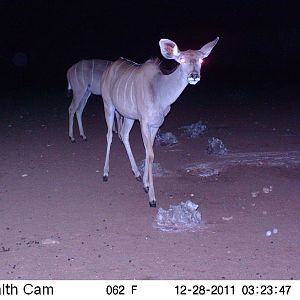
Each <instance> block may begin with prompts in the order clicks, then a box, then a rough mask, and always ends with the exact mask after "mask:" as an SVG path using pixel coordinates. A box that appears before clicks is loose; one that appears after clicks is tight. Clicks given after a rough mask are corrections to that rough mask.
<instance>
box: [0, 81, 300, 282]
mask: <svg viewBox="0 0 300 300" xmlns="http://www.w3.org/2000/svg"><path fill="white" fill-rule="evenodd" d="M1 97H2V99H1V102H2V103H3V105H2V109H1V113H0V117H1V121H0V122H1V124H0V141H1V147H0V161H1V164H0V204H1V205H0V217H1V218H0V236H1V239H0V278H1V279H300V264H299V246H300V231H299V225H300V213H299V212H300V201H299V200H300V199H299V195H300V151H299V150H300V147H299V146H300V126H299V124H300V123H299V115H300V114H299V90H297V89H296V88H294V87H285V88H279V87H276V88H274V87H273V88H267V87H266V88H255V89H254V88H252V87H251V86H249V87H247V86H246V87H243V88H239V89H237V88H230V87H224V88H223V89H220V90H215V89H214V88H213V87H210V86H206V85H205V83H200V84H199V85H197V86H196V87H187V90H186V91H184V93H183V94H182V95H181V97H180V99H179V100H178V102H177V103H176V104H175V105H174V107H173V108H172V109H171V112H170V115H169V116H168V117H167V118H166V120H165V123H164V125H163V127H162V128H161V130H162V131H164V132H166V131H170V132H172V133H174V134H175V135H176V136H177V137H178V140H179V142H178V144H176V145H174V146H172V147H167V146H165V147H163V146H159V145H155V147H154V152H155V161H156V162H159V163H160V164H161V166H162V167H163V168H164V169H165V170H168V171H169V174H168V176H162V177H155V178H154V180H155V181H154V184H155V188H156V196H157V199H158V205H157V208H156V209H154V208H150V207H149V205H148V198H147V195H146V194H145V193H144V191H143V187H142V184H141V183H140V182H137V181H136V180H135V178H134V176H133V175H132V173H131V169H130V165H129V161H128V158H127V155H126V152H125V149H124V146H123V145H122V144H121V143H120V142H119V140H118V138H117V136H116V135H115V136H114V140H113V144H112V151H111V165H110V177H109V180H108V182H103V181H102V169H103V164H104V157H105V150H106V125H105V121H104V116H103V106H102V99H101V98H99V97H95V96H92V97H91V99H90V101H89V102H88V105H87V107H86V110H85V112H84V120H83V121H84V125H85V131H86V135H87V138H88V141H87V142H84V141H81V140H80V139H79V137H78V130H77V126H76V127H75V133H76V137H77V143H75V144H71V143H70V141H69V139H68V128H67V126H68V125H67V124H68V111H67V110H68V105H69V103H70V100H69V99H67V98H66V96H65V90H63V89H62V88H61V89H44V90H39V91H36V90H35V92H33V90H26V91H24V92H22V93H20V92H15V91H11V92H7V93H6V94H5V95H3V96H1ZM2 100H3V101H2ZM199 120H201V121H202V122H203V123H204V124H206V125H207V128H208V131H207V132H206V134H204V135H203V136H201V137H199V138H197V139H190V138H187V137H186V136H183V135H182V131H181V130H180V129H179V127H180V126H183V125H189V124H192V123H195V122H198V121H199ZM75 124H76V123H75ZM210 137H217V138H219V139H221V140H222V141H223V143H224V144H225V146H226V147H227V148H228V150H229V152H228V155H227V156H226V155H223V156H217V155H209V154H208V153H207V145H208V142H207V141H208V138H210ZM131 145H132V149H133V153H134V154H135V157H136V160H137V162H138V163H139V162H141V160H142V159H144V149H143V144H142V139H141V135H140V130H139V125H138V124H137V123H136V124H135V125H134V128H133V130H132V133H131ZM232 160H234V161H235V162H234V163H232ZM249 161H250V163H249ZM208 162H209V163H210V167H211V168H213V167H214V166H215V167H220V165H221V166H222V167H221V168H219V169H218V174H214V175H211V176H200V174H201V170H200V166H201V164H203V163H208ZM191 166H194V169H193V171H192V172H191V171H190V168H191ZM198 168H199V170H198ZM188 199H190V200H192V201H193V202H194V203H196V204H198V205H199V210H200V211H201V214H202V219H203V222H204V224H205V228H204V229H202V230H200V231H197V232H178V233H174V232H162V231H160V230H159V229H157V228H154V227H153V224H154V223H155V218H156V214H157V209H158V208H159V207H162V208H164V209H168V208H169V205H170V204H178V203H180V202H181V201H186V200H188ZM273 230H274V232H273ZM268 231H271V235H270V236H268V233H267V232H268Z"/></svg>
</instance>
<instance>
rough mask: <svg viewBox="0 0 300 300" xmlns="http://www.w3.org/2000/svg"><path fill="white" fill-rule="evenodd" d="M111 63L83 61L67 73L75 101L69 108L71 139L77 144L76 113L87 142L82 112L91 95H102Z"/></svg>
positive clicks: (69, 87)
mask: <svg viewBox="0 0 300 300" xmlns="http://www.w3.org/2000/svg"><path fill="white" fill-rule="evenodd" d="M110 64H111V62H110V61H107V60H101V59H93V60H81V61H79V62H78V63H76V64H74V65H73V66H71V67H70V68H69V70H68V71H67V79H68V93H70V92H71V90H72V91H73V99H72V102H71V105H70V107H69V137H70V139H71V142H75V138H74V134H73V119H74V114H75V112H76V117H77V122H78V127H79V132H80V136H81V137H82V139H83V140H87V138H86V136H85V134H84V130H83V125H82V112H83V110H84V107H85V106H86V103H87V101H88V99H89V97H90V95H91V94H94V95H101V77H102V74H103V72H104V71H105V69H106V68H107V67H108V66H109V65H110Z"/></svg>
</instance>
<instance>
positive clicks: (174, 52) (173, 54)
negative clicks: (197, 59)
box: [159, 39, 180, 59]
mask: <svg viewBox="0 0 300 300" xmlns="http://www.w3.org/2000/svg"><path fill="white" fill-rule="evenodd" d="M159 47H160V52H161V54H162V56H163V57H164V58H166V59H176V58H177V57H178V56H179V55H180V51H179V49H178V47H177V45H176V43H174V42H173V41H171V40H168V39H161V40H160V41H159Z"/></svg>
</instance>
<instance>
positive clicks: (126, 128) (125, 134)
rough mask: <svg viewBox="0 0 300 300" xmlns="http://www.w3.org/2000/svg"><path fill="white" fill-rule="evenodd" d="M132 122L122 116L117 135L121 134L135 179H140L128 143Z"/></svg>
mask: <svg viewBox="0 0 300 300" xmlns="http://www.w3.org/2000/svg"><path fill="white" fill-rule="evenodd" d="M133 124H134V120H132V119H127V118H124V122H123V125H122V129H121V132H120V133H119V135H120V136H121V140H122V141H123V144H124V146H125V149H126V151H127V155H128V158H129V161H130V164H131V169H132V172H133V174H134V176H135V178H136V180H137V181H142V177H141V173H140V171H139V169H138V167H137V165H136V162H135V159H134V156H133V154H132V151H131V147H130V143H129V133H130V130H131V128H132V126H133Z"/></svg>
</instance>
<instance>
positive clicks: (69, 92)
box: [67, 81, 73, 98]
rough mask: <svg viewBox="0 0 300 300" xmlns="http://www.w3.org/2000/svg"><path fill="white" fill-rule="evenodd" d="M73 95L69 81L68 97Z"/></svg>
mask: <svg viewBox="0 0 300 300" xmlns="http://www.w3.org/2000/svg"><path fill="white" fill-rule="evenodd" d="M72 96H73V92H72V87H71V84H70V82H69V81H68V91H67V97H68V98H71V97H72Z"/></svg>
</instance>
